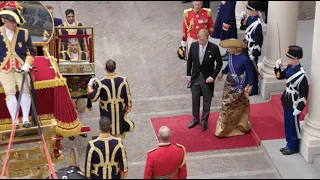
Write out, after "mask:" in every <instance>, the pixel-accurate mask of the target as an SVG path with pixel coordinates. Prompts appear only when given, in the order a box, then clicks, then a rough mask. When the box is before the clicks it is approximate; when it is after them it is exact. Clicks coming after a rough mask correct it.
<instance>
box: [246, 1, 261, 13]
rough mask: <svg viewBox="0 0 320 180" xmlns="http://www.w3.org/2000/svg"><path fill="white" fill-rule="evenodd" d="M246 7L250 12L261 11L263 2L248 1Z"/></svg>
mask: <svg viewBox="0 0 320 180" xmlns="http://www.w3.org/2000/svg"><path fill="white" fill-rule="evenodd" d="M246 7H247V9H248V10H250V11H261V10H262V1H248V2H247V6H246Z"/></svg>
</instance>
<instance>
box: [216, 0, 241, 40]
mask: <svg viewBox="0 0 320 180" xmlns="http://www.w3.org/2000/svg"><path fill="white" fill-rule="evenodd" d="M235 8H236V1H221V2H220V4H219V9H218V15H217V18H216V22H215V24H214V31H213V33H212V37H213V38H217V39H220V40H221V41H223V40H225V39H230V38H235V39H237V38H238V33H237V24H236V18H235V16H236V15H235Z"/></svg>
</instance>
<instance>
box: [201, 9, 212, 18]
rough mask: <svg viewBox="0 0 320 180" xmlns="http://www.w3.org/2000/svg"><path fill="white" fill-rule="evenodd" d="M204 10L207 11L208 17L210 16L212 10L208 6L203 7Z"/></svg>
mask: <svg viewBox="0 0 320 180" xmlns="http://www.w3.org/2000/svg"><path fill="white" fill-rule="evenodd" d="M203 9H204V10H206V11H207V12H208V17H211V16H212V11H211V9H210V8H203Z"/></svg>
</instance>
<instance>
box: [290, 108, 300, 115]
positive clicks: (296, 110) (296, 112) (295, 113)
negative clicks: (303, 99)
mask: <svg viewBox="0 0 320 180" xmlns="http://www.w3.org/2000/svg"><path fill="white" fill-rule="evenodd" d="M300 112H301V111H299V110H298V109H295V110H294V111H293V113H292V114H293V115H294V116H298V115H299V114H300Z"/></svg>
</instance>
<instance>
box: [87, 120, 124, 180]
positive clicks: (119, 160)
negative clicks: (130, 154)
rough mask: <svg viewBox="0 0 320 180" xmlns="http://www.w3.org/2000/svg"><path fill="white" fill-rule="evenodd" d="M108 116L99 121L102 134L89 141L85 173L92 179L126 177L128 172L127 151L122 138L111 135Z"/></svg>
mask: <svg viewBox="0 0 320 180" xmlns="http://www.w3.org/2000/svg"><path fill="white" fill-rule="evenodd" d="M110 126H111V122H110V119H109V118H107V117H102V118H101V119H100V121H99V128H100V135H99V137H98V138H97V139H95V140H92V141H89V143H88V145H87V151H86V162H85V174H86V176H87V177H88V178H90V179H124V178H126V176H127V172H128V163H127V155H126V151H125V149H124V147H123V144H122V141H121V139H120V138H115V137H113V136H111V134H110V133H109V132H110Z"/></svg>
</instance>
